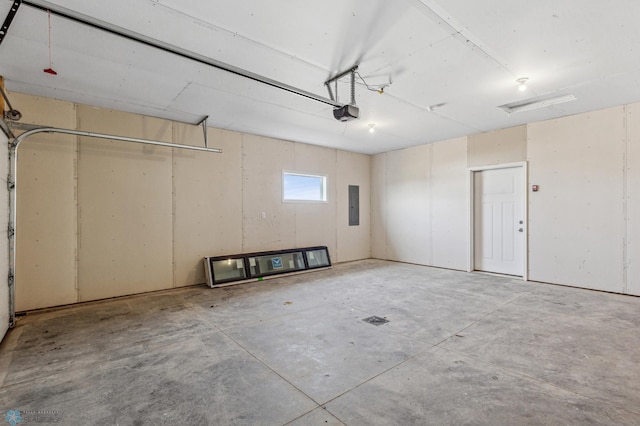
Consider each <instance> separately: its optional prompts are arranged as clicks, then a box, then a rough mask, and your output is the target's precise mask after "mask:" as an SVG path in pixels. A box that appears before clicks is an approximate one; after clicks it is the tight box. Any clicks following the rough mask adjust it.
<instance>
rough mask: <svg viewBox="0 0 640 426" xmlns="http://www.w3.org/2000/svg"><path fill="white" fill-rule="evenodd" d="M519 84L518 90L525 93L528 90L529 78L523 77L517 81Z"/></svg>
mask: <svg viewBox="0 0 640 426" xmlns="http://www.w3.org/2000/svg"><path fill="white" fill-rule="evenodd" d="M516 81H517V82H518V83H519V84H518V90H519V91H521V92H524V91H525V90H527V81H529V79H528V78H527V77H522V78H519V79H517V80H516Z"/></svg>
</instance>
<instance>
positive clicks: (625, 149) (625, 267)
mask: <svg viewBox="0 0 640 426" xmlns="http://www.w3.org/2000/svg"><path fill="white" fill-rule="evenodd" d="M622 111H623V116H622V125H623V128H624V140H623V146H622V217H623V220H622V227H623V229H622V261H623V264H622V292H623V293H628V292H629V117H628V114H629V109H628V105H623V107H622Z"/></svg>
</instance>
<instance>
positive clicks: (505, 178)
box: [473, 167, 525, 276]
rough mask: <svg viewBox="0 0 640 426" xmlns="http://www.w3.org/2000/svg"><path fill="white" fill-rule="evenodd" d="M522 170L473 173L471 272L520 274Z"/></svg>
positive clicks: (522, 252)
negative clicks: (472, 263) (472, 250)
mask: <svg viewBox="0 0 640 426" xmlns="http://www.w3.org/2000/svg"><path fill="white" fill-rule="evenodd" d="M523 175H524V173H523V168H522V167H510V168H505V169H491V170H483V171H478V172H475V173H474V176H473V184H474V193H473V196H474V200H473V204H474V269H475V270H478V271H486V272H496V273H500V274H508V275H517V276H523V275H524V242H525V238H524V236H525V228H524V226H525V225H524V194H523V186H524V182H523V179H524V176H523Z"/></svg>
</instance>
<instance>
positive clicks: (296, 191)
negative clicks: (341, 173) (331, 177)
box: [282, 172, 327, 202]
mask: <svg viewBox="0 0 640 426" xmlns="http://www.w3.org/2000/svg"><path fill="white" fill-rule="evenodd" d="M282 200H283V201H306V202H326V201H327V177H326V176H319V175H309V174H303V173H293V172H282Z"/></svg>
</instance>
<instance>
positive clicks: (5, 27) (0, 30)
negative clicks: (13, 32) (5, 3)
mask: <svg viewBox="0 0 640 426" xmlns="http://www.w3.org/2000/svg"><path fill="white" fill-rule="evenodd" d="M21 4H22V0H15V1H14V2H13V4H12V5H11V9H9V13H7V17H6V18H4V22H3V23H2V27H0V44H2V41H3V40H4V38H5V36H6V35H7V32H8V31H9V27H10V26H11V22H12V21H13V18H14V17H15V16H16V13H18V9H19V8H20V5H21Z"/></svg>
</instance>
